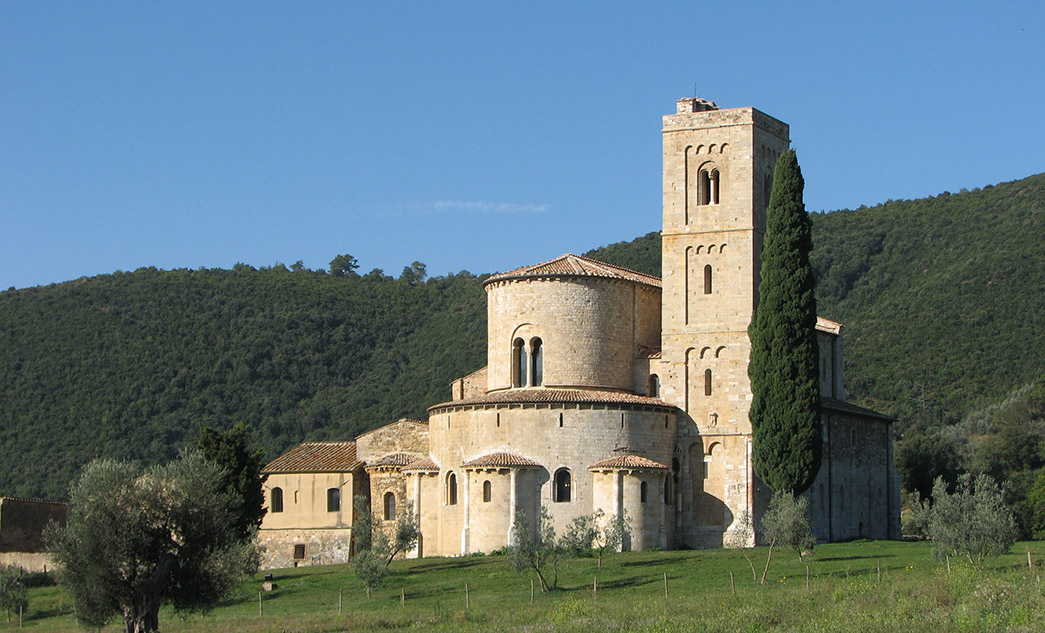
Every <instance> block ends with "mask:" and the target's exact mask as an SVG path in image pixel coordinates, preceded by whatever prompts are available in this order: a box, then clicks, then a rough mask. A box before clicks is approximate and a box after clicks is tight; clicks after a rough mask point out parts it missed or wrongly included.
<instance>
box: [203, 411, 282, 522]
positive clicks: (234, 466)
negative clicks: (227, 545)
mask: <svg viewBox="0 0 1045 633" xmlns="http://www.w3.org/2000/svg"><path fill="white" fill-rule="evenodd" d="M196 448H197V449H199V451H200V452H201V453H203V456H204V457H206V458H207V459H209V460H210V461H212V462H214V463H215V464H217V465H218V466H219V467H220V468H222V469H223V471H224V473H223V475H222V482H221V489H222V490H223V491H224V492H226V493H227V494H228V495H229V496H230V498H231V500H232V501H231V503H232V507H231V508H230V510H231V511H232V513H233V515H234V516H235V526H234V527H235V531H236V532H237V533H238V534H239V535H240V537H241V538H243V539H250V538H253V535H254V532H255V531H256V530H257V529H258V528H259V527H261V519H262V518H263V517H264V516H265V507H264V506H265V492H264V490H262V485H263V484H264V483H265V479H266V478H267V477H266V476H264V475H262V474H261V468H262V466H263V464H262V460H263V459H264V453H262V452H261V451H260V450H251V449H250V446H249V445H248V443H247V426H246V425H245V424H243V423H242V422H240V423H239V424H237V425H236V426H234V427H232V428H231V429H229V430H227V431H225V432H224V433H221V432H218V431H216V430H214V429H212V428H210V427H208V426H201V427H200V436H199V438H197V440H196Z"/></svg>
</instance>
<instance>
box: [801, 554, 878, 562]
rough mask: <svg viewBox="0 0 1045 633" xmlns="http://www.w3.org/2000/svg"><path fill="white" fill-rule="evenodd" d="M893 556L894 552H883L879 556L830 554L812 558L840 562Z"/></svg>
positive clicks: (820, 560)
mask: <svg viewBox="0 0 1045 633" xmlns="http://www.w3.org/2000/svg"><path fill="white" fill-rule="evenodd" d="M893 557H894V555H893V554H881V555H879V556H828V557H826V558H819V557H817V558H814V559H812V560H814V561H819V562H822V563H830V562H838V561H840V560H864V559H870V560H877V559H880V558H893Z"/></svg>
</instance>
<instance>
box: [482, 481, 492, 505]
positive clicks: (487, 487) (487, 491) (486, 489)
mask: <svg viewBox="0 0 1045 633" xmlns="http://www.w3.org/2000/svg"><path fill="white" fill-rule="evenodd" d="M492 498H493V485H492V484H491V483H490V480H489V479H487V480H486V481H484V482H483V503H490V499H492Z"/></svg>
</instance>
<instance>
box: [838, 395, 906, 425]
mask: <svg viewBox="0 0 1045 633" xmlns="http://www.w3.org/2000/svg"><path fill="white" fill-rule="evenodd" d="M820 406H821V407H823V408H825V409H831V410H832V411H839V412H841V413H850V414H852V415H859V416H862V417H866V418H875V419H877V420H888V421H890V422H893V421H895V420H896V418H894V417H893V416H891V415H886V414H884V413H878V412H877V411H872V410H871V409H865V408H863V407H858V406H856V405H855V404H849V403H848V402H843V401H841V400H835V399H834V398H824V397H821V398H820Z"/></svg>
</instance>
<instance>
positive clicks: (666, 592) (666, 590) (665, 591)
mask: <svg viewBox="0 0 1045 633" xmlns="http://www.w3.org/2000/svg"><path fill="white" fill-rule="evenodd" d="M664 599H665V600H667V599H668V572H664Z"/></svg>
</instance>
